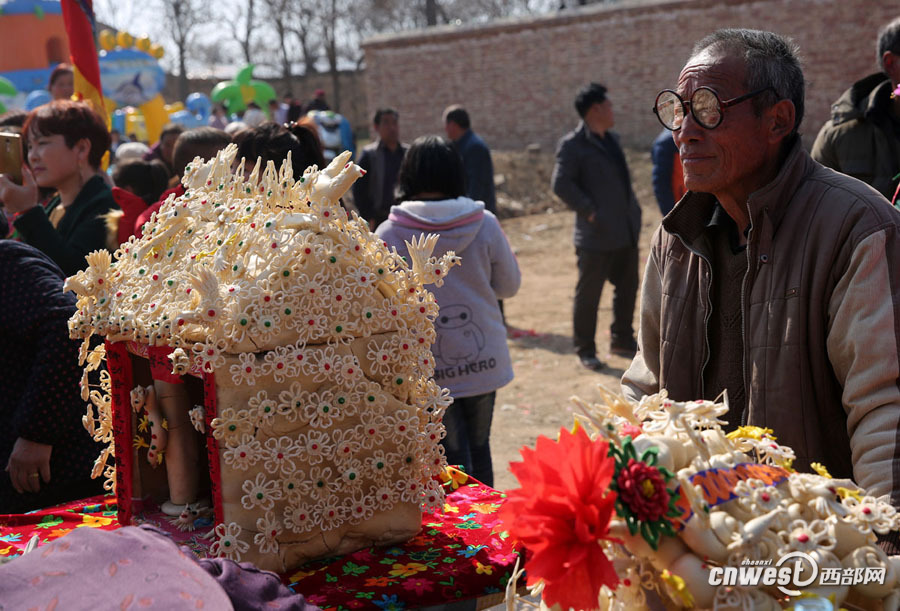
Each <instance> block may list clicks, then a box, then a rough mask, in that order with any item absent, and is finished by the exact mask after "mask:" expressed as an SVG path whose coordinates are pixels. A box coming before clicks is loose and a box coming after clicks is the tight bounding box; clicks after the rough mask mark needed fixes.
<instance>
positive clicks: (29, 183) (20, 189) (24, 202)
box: [0, 165, 38, 213]
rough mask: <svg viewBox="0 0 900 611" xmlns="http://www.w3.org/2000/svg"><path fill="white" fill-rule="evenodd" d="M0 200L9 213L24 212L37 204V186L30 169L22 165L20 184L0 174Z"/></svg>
mask: <svg viewBox="0 0 900 611" xmlns="http://www.w3.org/2000/svg"><path fill="white" fill-rule="evenodd" d="M0 202H3V205H4V206H5V207H6V209H7V210H9V211H10V212H11V213H17V212H25V211H26V210H30V209H31V208H34V207H35V206H37V204H38V188H37V183H35V182H34V174H32V173H31V169H30V168H29V167H28V166H26V165H23V166H22V184H21V185H17V184H16V183H14V182H13V181H12V180H10V179H9V176H7V175H6V174H0Z"/></svg>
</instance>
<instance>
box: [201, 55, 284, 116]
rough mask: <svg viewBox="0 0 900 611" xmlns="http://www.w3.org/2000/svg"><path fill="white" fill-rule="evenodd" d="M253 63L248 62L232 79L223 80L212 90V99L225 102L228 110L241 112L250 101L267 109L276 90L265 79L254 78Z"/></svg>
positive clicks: (216, 101)
mask: <svg viewBox="0 0 900 611" xmlns="http://www.w3.org/2000/svg"><path fill="white" fill-rule="evenodd" d="M253 68H254V66H253V64H247V65H246V66H244V67H243V68H241V69H240V70H238V73H237V75H236V76H235V77H234V80H232V81H222V82H221V83H218V84H217V85H216V86H215V87H213V90H212V96H211V97H212V101H213V102H215V103H221V104H225V106H226V108H228V112H231V113H234V112H241V111H242V110H245V109H246V108H247V104H249V103H250V102H256V105H257V106H259V107H260V108H264V109H267V108H268V104H269V100H274V99H275V90H274V89H272V86H271V85H269V84H268V83H264V82H263V81H257V80H255V79H254V78H253Z"/></svg>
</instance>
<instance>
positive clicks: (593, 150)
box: [552, 83, 641, 371]
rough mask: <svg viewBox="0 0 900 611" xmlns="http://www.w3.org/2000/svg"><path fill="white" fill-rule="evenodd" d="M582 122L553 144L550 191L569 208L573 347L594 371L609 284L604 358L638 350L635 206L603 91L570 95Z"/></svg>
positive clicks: (590, 89) (590, 87)
mask: <svg viewBox="0 0 900 611" xmlns="http://www.w3.org/2000/svg"><path fill="white" fill-rule="evenodd" d="M575 109H576V110H577V111H578V114H579V115H580V116H581V122H580V123H579V124H578V127H576V128H575V129H574V130H573V131H571V132H569V133H568V134H566V135H565V136H564V137H563V139H562V140H560V142H559V146H558V148H557V151H556V166H555V167H554V168H553V178H552V184H553V192H554V193H556V195H557V196H559V198H560V199H562V200H563V202H565V203H566V205H568V206H569V207H570V208H572V209H573V210H574V211H575V212H576V214H577V216H576V220H575V252H576V254H577V256H578V284H577V285H576V287H575V305H574V312H573V319H574V325H573V326H574V333H573V335H574V343H575V352H576V353H577V354H578V357H579V358H580V359H581V364H582V365H584V366H585V367H587V368H588V369H592V370H594V371H599V370H600V369H602V368H603V367H604V364H603V363H602V362H601V361H600V360H599V359H598V358H597V349H596V344H595V340H594V336H595V334H596V331H597V308H598V306H599V304H600V294H601V291H602V290H603V284H604V283H605V282H606V280H607V279H608V280H610V281H611V282H612V283H613V285H614V286H615V295H614V297H613V322H612V326H611V327H610V333H611V335H612V338H611V342H610V352H611V353H612V354H616V355H619V356H624V357H629V358H630V357H633V356H634V353H635V350H636V349H637V343H636V341H635V339H634V328H633V326H632V318H633V317H634V304H635V299H636V295H637V287H638V246H637V245H638V235H639V234H640V230H641V208H640V206H638V202H637V199H636V198H635V196H634V191H633V190H632V188H631V177H630V174H629V171H628V164H627V163H626V161H625V154H624V153H623V152H622V147H621V146H619V138H618V136H616V135H615V134H614V133H612V132H611V131H609V129H610V128H611V127H612V126H613V111H612V103H611V102H610V100H609V99H608V98H607V97H606V87H604V86H603V85H600V84H598V83H591V84H590V85H587V86H585V87H584V88H582V89H581V90H580V91H579V92H578V95H577V96H576V97H575Z"/></svg>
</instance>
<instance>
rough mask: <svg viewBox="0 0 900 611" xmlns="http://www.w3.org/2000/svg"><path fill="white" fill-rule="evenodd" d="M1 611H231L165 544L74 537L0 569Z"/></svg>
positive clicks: (215, 588) (152, 538) (153, 537)
mask: <svg viewBox="0 0 900 611" xmlns="http://www.w3.org/2000/svg"><path fill="white" fill-rule="evenodd" d="M0 601H2V602H0V607H2V608H4V609H30V608H39V609H54V608H55V609H85V610H87V609H171V610H180V609H208V610H216V611H218V610H219V609H223V610H225V609H232V608H233V607H232V605H231V601H230V600H229V599H228V596H227V595H226V593H225V591H224V590H223V589H222V588H221V587H220V586H219V584H218V583H217V582H216V580H215V579H213V578H212V577H210V576H209V575H208V574H207V573H206V571H204V570H203V568H202V567H200V566H199V565H198V564H197V562H196V561H195V560H194V559H193V558H191V557H190V556H186V555H185V554H183V553H182V552H181V551H179V549H178V547H177V546H176V545H175V543H173V542H172V541H170V540H169V539H167V538H166V537H164V536H161V535H159V534H157V533H155V532H152V531H149V530H145V529H142V528H136V527H133V526H127V527H124V528H120V529H118V530H112V531H106V530H99V529H97V528H76V529H75V530H74V531H72V532H71V533H69V534H68V535H66V536H65V537H61V538H59V539H56V540H54V541H51V542H50V543H47V544H46V545H42V546H41V547H39V548H37V549H36V550H34V551H32V552H30V553H28V554H25V555H24V556H22V557H20V558H16V559H15V560H13V561H11V562H9V563H7V564H4V565H2V566H0Z"/></svg>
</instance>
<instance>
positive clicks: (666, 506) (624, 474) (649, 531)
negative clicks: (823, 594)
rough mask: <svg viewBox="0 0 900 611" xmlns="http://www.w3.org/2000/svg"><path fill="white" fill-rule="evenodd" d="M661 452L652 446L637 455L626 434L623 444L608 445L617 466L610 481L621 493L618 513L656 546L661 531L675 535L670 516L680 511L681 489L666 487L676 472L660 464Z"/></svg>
mask: <svg viewBox="0 0 900 611" xmlns="http://www.w3.org/2000/svg"><path fill="white" fill-rule="evenodd" d="M658 453H659V449H658V448H656V447H650V448H647V449H646V450H644V451H643V452H641V454H640V456H638V454H637V451H636V450H635V447H634V444H633V443H632V441H631V437H625V439H624V440H623V442H622V445H621V447H616V446H615V445H612V446H610V449H609V454H610V457H612V458H613V459H614V460H615V466H616V476H615V478H614V480H613V482H612V484H611V488H612V489H613V490H615V491H616V492H617V493H618V498H617V499H616V513H617V514H618V515H619V517H621V518H622V519H624V520H625V524H626V525H627V526H628V531H629V532H630V533H631V534H632V535H634V534H637V533H638V531H640V534H641V536H642V537H643V538H644V540H645V541H647V543H649V544H650V546H651V547H652V548H653V549H656V548H657V546H658V545H659V537H660V535H663V534H665V535H668V536H670V537H671V536H674V535H675V530H674V528H672V524H671V522H669V520H668V519H667V518H677V517H678V516H680V515H681V512H680V511H679V510H678V509H677V508H676V507H675V502H676V501H677V500H678V493H677V492H676V491H675V490H669V489H668V488H667V487H666V486H667V485H668V483H669V481H670V480H671V479H673V478H674V477H675V476H674V475H673V474H672V472H671V471H669V470H668V469H666V468H665V467H662V466H657V464H656V462H657V454H658Z"/></svg>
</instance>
